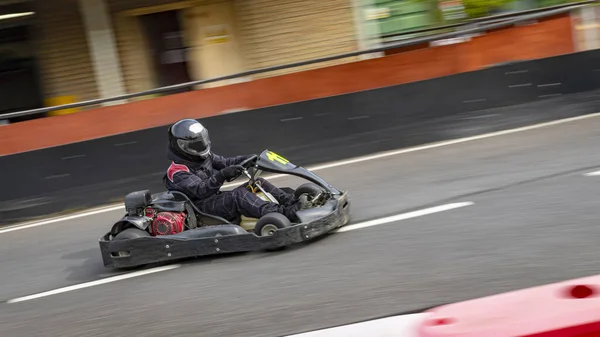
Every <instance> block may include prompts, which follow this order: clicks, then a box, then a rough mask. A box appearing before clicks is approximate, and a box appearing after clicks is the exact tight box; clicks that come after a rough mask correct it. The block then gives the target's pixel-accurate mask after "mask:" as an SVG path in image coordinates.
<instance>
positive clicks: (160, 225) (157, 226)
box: [150, 212, 185, 236]
mask: <svg viewBox="0 0 600 337" xmlns="http://www.w3.org/2000/svg"><path fill="white" fill-rule="evenodd" d="M184 226H185V213H173V212H160V213H158V214H157V215H156V217H155V218H154V220H153V221H152V225H151V226H150V233H151V234H152V235H153V236H156V235H172V234H177V233H181V232H183V230H184Z"/></svg>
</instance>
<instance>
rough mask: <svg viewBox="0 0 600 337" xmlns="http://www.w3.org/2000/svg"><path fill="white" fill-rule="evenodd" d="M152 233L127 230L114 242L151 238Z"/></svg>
mask: <svg viewBox="0 0 600 337" xmlns="http://www.w3.org/2000/svg"><path fill="white" fill-rule="evenodd" d="M149 236H150V233H148V232H146V231H143V230H141V229H138V228H127V229H126V230H124V231H122V232H121V233H119V234H117V235H116V236H115V238H114V239H113V240H131V239H138V238H145V237H149Z"/></svg>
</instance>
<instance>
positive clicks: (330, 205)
mask: <svg viewBox="0 0 600 337" xmlns="http://www.w3.org/2000/svg"><path fill="white" fill-rule="evenodd" d="M240 165H241V166H242V167H243V168H244V169H243V171H242V173H241V174H240V176H241V175H242V174H245V175H246V176H247V177H248V182H247V183H246V188H248V189H249V190H250V191H251V192H252V193H255V194H256V195H257V196H258V197H260V198H262V199H263V200H268V201H271V202H275V203H278V201H277V199H275V198H274V197H273V196H272V195H271V194H270V193H268V192H266V191H265V190H264V189H263V188H262V187H261V185H260V180H259V179H258V177H259V176H260V174H261V173H262V172H272V173H279V174H286V175H293V176H297V177H300V178H303V179H305V180H308V181H309V182H308V183H305V184H302V185H300V186H299V187H298V188H296V189H292V188H289V187H283V188H282V189H283V190H286V191H288V192H290V193H294V194H295V195H296V196H297V197H300V196H301V195H303V194H304V195H306V197H307V199H308V204H309V207H308V208H306V209H303V210H300V211H297V215H298V218H299V219H300V221H299V222H298V223H292V222H291V221H290V220H289V219H288V218H287V217H285V216H284V215H282V214H280V213H269V214H266V215H264V216H263V217H261V218H260V219H253V218H248V217H245V216H240V217H238V219H236V220H235V221H227V220H225V219H223V218H221V217H219V216H215V215H212V214H206V213H203V212H201V211H200V210H199V209H198V208H197V207H196V206H195V205H194V204H193V203H192V202H191V200H190V198H189V197H188V196H187V195H185V194H184V193H181V192H178V191H165V192H161V193H158V194H155V195H152V194H151V193H150V191H149V190H143V191H136V192H132V193H129V194H128V195H127V196H126V197H125V201H124V203H125V209H126V214H125V216H123V218H121V219H120V220H119V221H117V222H116V223H115V224H114V225H113V226H112V228H111V230H110V231H109V232H108V233H106V234H105V235H104V236H102V237H101V238H100V242H99V244H100V251H101V253H102V260H103V263H104V265H105V266H106V267H113V268H131V267H136V266H141V265H146V264H150V263H156V262H164V261H170V260H178V259H184V258H191V257H199V256H207V255H215V254H225V253H235V252H249V251H258V250H265V251H270V250H277V249H280V248H284V247H286V246H289V245H292V244H296V243H300V242H303V241H308V240H311V239H313V238H316V237H318V236H322V235H324V234H326V233H329V232H331V231H332V230H334V229H336V228H339V227H342V226H344V225H346V224H347V223H348V221H349V220H350V215H349V212H350V202H349V199H348V193H347V192H341V191H338V190H337V189H336V188H334V187H333V186H331V185H330V184H328V183H327V182H325V181H324V180H323V179H321V178H320V177H319V176H317V175H316V174H314V173H313V172H310V171H309V170H307V169H305V168H303V167H301V166H297V165H294V164H292V163H291V162H289V161H288V160H287V159H285V158H283V157H281V156H280V155H278V154H276V153H274V152H272V151H269V150H265V151H263V152H262V153H261V154H260V155H259V156H256V155H254V156H252V157H251V158H249V159H247V160H245V161H244V162H243V163H241V164H240ZM240 176H238V177H234V178H232V179H230V180H229V181H230V182H231V181H234V180H236V179H238V178H239V177H240Z"/></svg>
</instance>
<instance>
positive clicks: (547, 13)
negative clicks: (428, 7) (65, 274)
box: [0, 0, 600, 119]
mask: <svg viewBox="0 0 600 337" xmlns="http://www.w3.org/2000/svg"><path fill="white" fill-rule="evenodd" d="M593 3H600V0H590V1H584V2H578V3H575V4H573V5H572V6H566V7H562V8H558V9H551V10H546V11H542V12H537V13H534V14H526V15H521V16H518V17H515V18H512V19H508V20H505V21H502V22H496V23H491V24H482V25H481V26H478V27H474V28H468V29H462V30H458V31H454V32H448V33H442V34H436V35H428V36H424V37H418V38H414V39H408V40H404V41H400V42H398V43H390V44H387V45H385V46H381V47H376V48H371V49H365V50H360V51H354V52H349V53H344V54H338V55H332V56H327V57H322V58H318V59H312V60H307V61H300V62H294V63H288V64H283V65H278V66H272V67H266V68H259V69H255V70H248V71H244V72H240V73H236V74H231V75H226V76H220V77H215V78H210V79H206V80H197V81H191V82H185V83H180V84H175V85H170V86H165V87H160V88H155V89H151V90H146V91H141V92H137V93H132V94H126V95H121V96H115V97H109V98H99V99H93V100H88V101H82V102H76V103H70V104H65V105H59V106H52V107H45V108H38V109H31V110H26V111H19V112H11V113H7V114H3V115H2V116H0V118H2V119H8V118H14V117H22V116H30V115H36V114H42V113H47V112H52V111H58V110H63V109H70V108H79V107H83V106H89V105H97V104H103V103H108V102H114V101H121V100H127V99H130V98H135V97H141V96H148V95H155V94H161V93H167V92H170V91H175V90H180V89H187V88H190V87H194V86H197V85H202V84H207V83H213V82H218V81H223V80H229V79H234V78H238V77H246V76H250V75H255V74H260V73H266V72H271V71H277V70H283V69H290V68H296V67H301V66H305V65H311V64H316V63H323V62H328V61H333V60H339V59H343V58H348V57H354V56H359V55H364V54H371V53H378V52H383V51H386V50H390V49H396V48H402V47H407V46H412V45H418V44H422V43H428V42H432V41H436V40H442V39H449V38H454V37H459V36H464V35H468V34H475V33H480V32H484V31H487V30H490V29H498V28H504V27H508V26H511V25H514V24H518V23H520V22H523V21H530V20H536V19H541V18H545V17H550V16H555V15H559V14H563V13H566V12H570V11H572V10H574V9H578V8H581V7H584V6H586V5H589V4H593Z"/></svg>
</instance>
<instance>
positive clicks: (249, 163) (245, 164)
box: [227, 154, 258, 182]
mask: <svg viewBox="0 0 600 337" xmlns="http://www.w3.org/2000/svg"><path fill="white" fill-rule="evenodd" d="M257 160H258V156H257V155H255V154H253V155H252V156H251V157H250V158H248V159H245V160H244V161H243V162H241V163H239V164H238V165H239V166H241V167H243V168H244V169H246V170H247V169H249V168H250V167H252V165H254V163H256V161H257ZM242 174H243V172H240V174H238V175H236V176H235V177H231V178H229V179H227V182H232V181H234V180H236V179H238V178H239V177H241V176H242Z"/></svg>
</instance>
